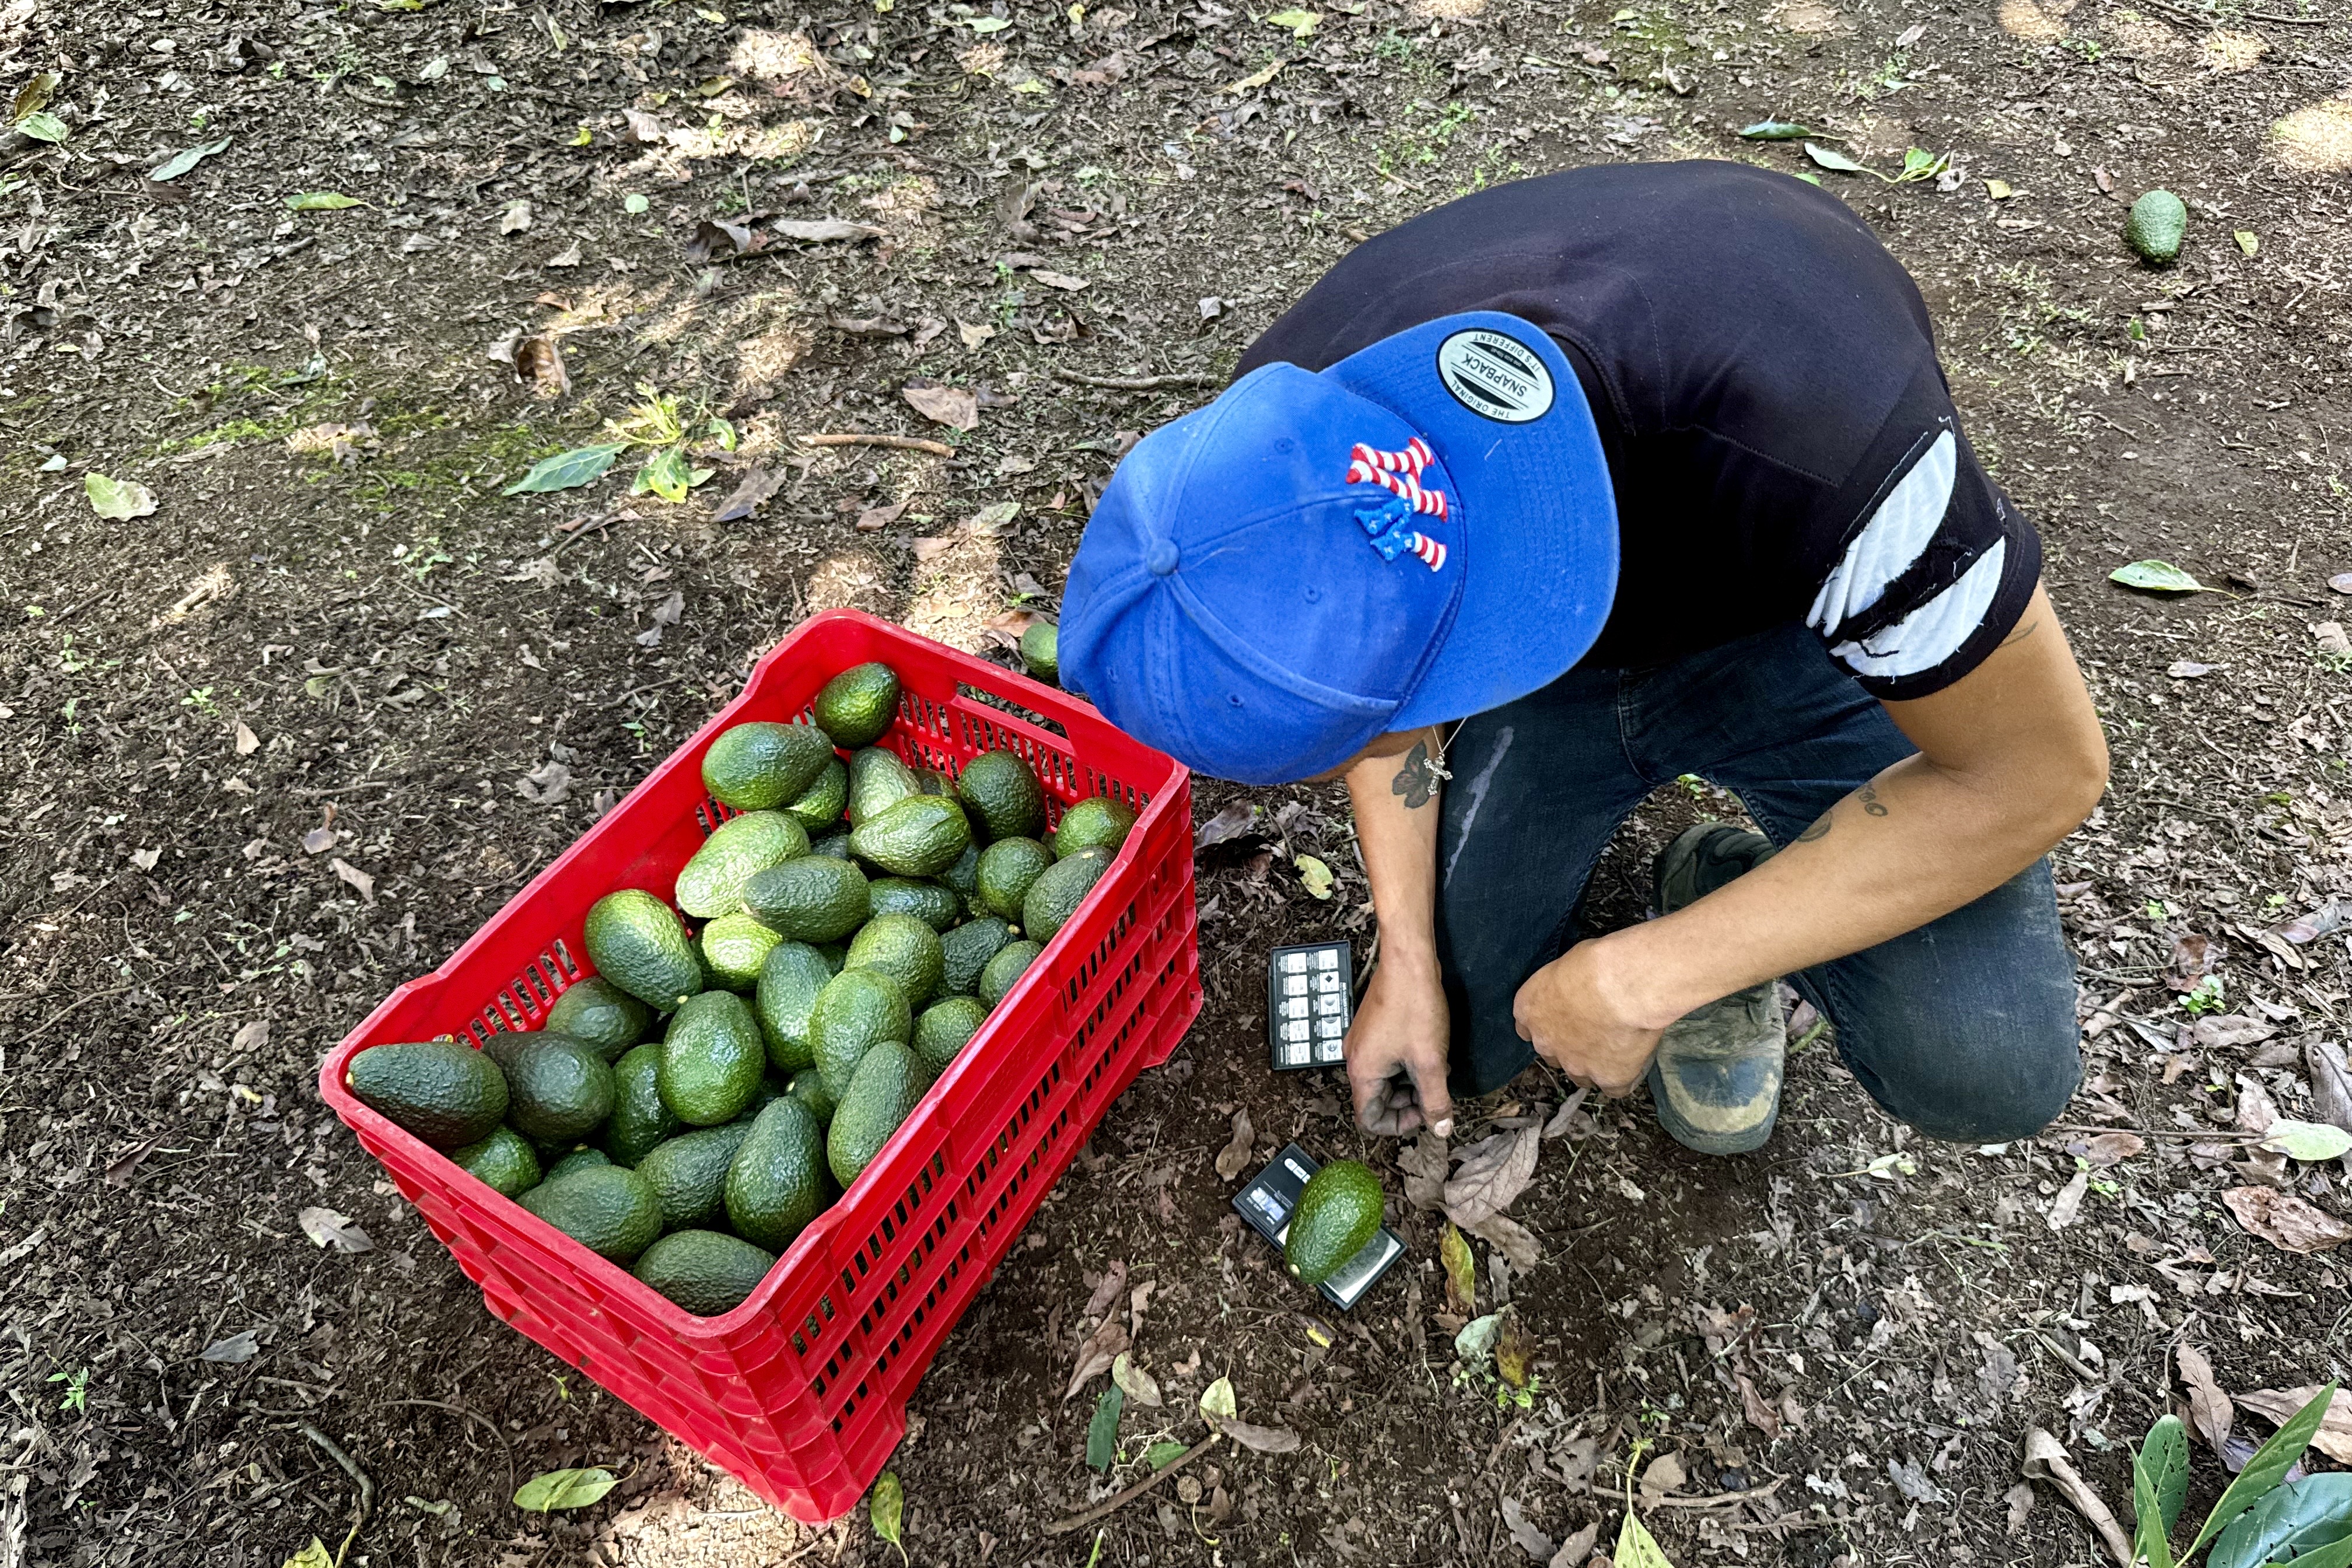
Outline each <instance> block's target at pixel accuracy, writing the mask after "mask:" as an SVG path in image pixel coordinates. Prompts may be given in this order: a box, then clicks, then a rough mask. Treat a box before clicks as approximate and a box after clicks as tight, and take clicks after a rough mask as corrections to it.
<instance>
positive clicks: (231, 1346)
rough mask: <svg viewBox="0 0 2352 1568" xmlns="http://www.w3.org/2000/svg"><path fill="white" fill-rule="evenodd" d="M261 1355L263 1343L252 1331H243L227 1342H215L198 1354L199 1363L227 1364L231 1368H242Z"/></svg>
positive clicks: (231, 1336)
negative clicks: (214, 1362)
mask: <svg viewBox="0 0 2352 1568" xmlns="http://www.w3.org/2000/svg"><path fill="white" fill-rule="evenodd" d="M260 1353H261V1342H260V1340H259V1338H258V1336H257V1334H256V1333H255V1331H253V1330H251V1329H245V1330H241V1331H238V1332H236V1333H234V1334H231V1335H229V1336H228V1337H227V1338H226V1339H225V1340H215V1341H214V1342H212V1343H210V1344H208V1345H206V1346H205V1348H204V1349H202V1350H200V1351H198V1352H196V1359H197V1360H198V1361H216V1362H225V1363H227V1364H228V1365H230V1366H242V1365H244V1364H245V1363H247V1362H249V1361H251V1360H252V1359H253V1358H254V1357H255V1356H257V1355H258V1354H260Z"/></svg>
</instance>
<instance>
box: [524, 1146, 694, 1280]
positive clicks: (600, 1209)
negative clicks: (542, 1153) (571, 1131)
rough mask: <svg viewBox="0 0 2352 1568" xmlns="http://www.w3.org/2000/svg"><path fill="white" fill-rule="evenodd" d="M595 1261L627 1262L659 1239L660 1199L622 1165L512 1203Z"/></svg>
mask: <svg viewBox="0 0 2352 1568" xmlns="http://www.w3.org/2000/svg"><path fill="white" fill-rule="evenodd" d="M515 1201H516V1202H518V1203H520V1204H521V1205H522V1206H523V1207H525V1208H527V1209H529V1210H530V1212H531V1213H533V1214H535V1215H538V1216H539V1217H540V1218H541V1219H543V1220H545V1221H546V1222H547V1223H548V1224H550V1225H551V1226H554V1227H555V1228H556V1229H558V1230H560V1231H562V1233H563V1234H564V1235H566V1236H568V1237H571V1238H572V1240H574V1241H576V1242H578V1243H579V1244H580V1245H581V1246H583V1247H586V1248H587V1249H588V1250H589V1251H591V1252H593V1253H595V1254H597V1255H598V1256H599V1257H603V1258H611V1259H612V1260H613V1261H614V1262H615V1263H626V1262H628V1261H629V1260H630V1259H631V1258H635V1257H636V1255H637V1254H638V1253H640V1252H643V1251H644V1250H645V1249H646V1247H650V1246H652V1245H653V1241H654V1237H657V1236H659V1235H660V1234H661V1200H660V1199H658V1198H656V1196H655V1195H654V1190H653V1188H652V1187H651V1186H649V1185H647V1184H646V1180H645V1178H644V1177H642V1176H640V1175H638V1174H637V1173H635V1171H632V1170H630V1169H628V1168H627V1167H625V1166H622V1165H591V1166H589V1167H587V1168H586V1169H585V1170H580V1171H574V1172H572V1173H571V1174H570V1175H568V1176H565V1177H564V1178H563V1179H562V1180H561V1181H555V1182H541V1184H539V1185H537V1186H535V1187H533V1188H531V1189H530V1191H529V1192H527V1193H525V1194H522V1196H521V1197H520V1198H518V1199H517V1200H515Z"/></svg>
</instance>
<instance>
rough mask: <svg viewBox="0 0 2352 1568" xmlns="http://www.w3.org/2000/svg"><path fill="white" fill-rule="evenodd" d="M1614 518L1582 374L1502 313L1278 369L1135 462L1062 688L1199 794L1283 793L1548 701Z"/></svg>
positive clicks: (1613, 582)
mask: <svg viewBox="0 0 2352 1568" xmlns="http://www.w3.org/2000/svg"><path fill="white" fill-rule="evenodd" d="M1616 588H1617V509H1616V502H1615V499H1614V497H1613V495H1612V490H1611V488H1610V481H1609V467H1608V462H1607V460H1606V459H1605V458H1603V457H1602V455H1601V438H1600V434H1599V432H1598V430H1597V429H1596V428H1595V427H1594V425H1593V421H1592V411H1591V408H1590V407H1589V406H1588V405H1587V404H1586V403H1585V399H1584V390H1583V387H1582V386H1581V384H1579V382H1578V381H1577V379H1576V374H1575V372H1574V371H1572V370H1571V369H1570V367H1569V363H1568V360H1567V357H1566V356H1565V355H1564V354H1562V353H1560V350H1559V345H1558V344H1557V343H1555V342H1552V341H1551V339H1550V337H1549V336H1548V335H1547V334H1546V333H1545V332H1544V331H1542V330H1541V329H1539V328H1538V327H1535V326H1533V325H1531V324H1529V323H1528V322H1527V321H1521V320H1520V319H1519V318H1517V316H1509V315H1504V314H1501V313H1499V312H1496V311H1492V310H1477V311H1471V312H1467V313H1465V314H1461V315H1454V316H1444V317H1441V318H1439V319H1438V320H1436V321H1427V322H1423V324H1422V325H1420V326H1417V327H1414V328H1412V329H1411V330H1409V331H1402V332H1398V333H1396V334H1395V335H1393V336H1391V337H1387V338H1383V339H1381V341H1380V342H1376V343H1374V344H1372V345H1371V346H1370V347H1369V348H1366V349H1363V350H1361V351H1360V352H1358V353H1353V354H1350V355H1349V357H1348V358H1346V359H1344V360H1341V361H1340V362H1339V363H1337V364H1335V365H1333V366H1331V367H1330V368H1329V369H1328V370H1325V371H1322V372H1319V373H1318V372H1314V371H1308V370H1305V369H1302V368H1300V367H1299V366H1297V365H1295V364H1280V363H1276V364H1267V365H1261V366H1260V367H1259V368H1257V369H1256V370H1254V371H1252V372H1251V373H1250V374H1247V375H1245V376H1244V377H1242V378H1241V379H1240V380H1239V381H1237V382H1235V383H1234V384H1233V385H1231V386H1230V387H1227V388H1226V389H1225V391H1224V392H1223V394H1222V395H1220V396H1219V397H1218V398H1217V400H1216V401H1215V402H1213V403H1212V404H1210V405H1208V406H1207V407H1205V408H1200V409H1195V410H1194V411H1193V412H1192V413H1190V414H1188V415H1186V416H1183V417H1182V418H1181V419H1178V420H1176V421H1174V422H1173V423H1171V424H1169V425H1165V426H1161V427H1160V429H1158V430H1155V431H1153V432H1152V433H1151V434H1150V435H1149V436H1147V437H1144V438H1143V439H1142V440H1141V441H1140V442H1139V443H1137V445H1136V446H1135V447H1134V449H1133V450H1131V451H1130V452H1129V453H1128V455H1127V457H1126V458H1125V460H1123V461H1122V462H1121V463H1120V464H1119V466H1118V471H1117V472H1116V473H1114V474H1113V475H1112V476H1111V479H1110V484H1109V485H1108V487H1107V488H1106V489H1104V491H1103V494H1102V500H1100V501H1099V502H1098V503H1097V505H1096V507H1095V510H1094V515H1093V517H1092V518H1091V519H1090V520H1089V521H1087V530H1086V536H1085V537H1084V539H1082V540H1081V541H1080V542H1079V544H1078V553H1077V558H1076V561H1074V562H1073V563H1071V567H1070V576H1069V583H1068V585H1067V587H1066V589H1065V591H1064V593H1063V596H1062V622H1061V655H1062V678H1063V680H1064V682H1065V684H1066V685H1068V686H1069V687H1070V688H1071V689H1074V690H1077V691H1082V692H1084V693H1085V694H1086V695H1087V698H1088V699H1089V700H1092V701H1093V702H1094V704H1095V706H1096V707H1097V709H1099V710H1101V711H1102V713H1103V714H1104V716H1105V717H1107V718H1108V719H1109V720H1110V721H1111V722H1113V723H1115V724H1117V725H1118V726H1119V728H1121V729H1123V730H1125V731H1128V732H1129V734H1132V735H1134V736H1136V737H1138V738H1139V739H1140V740H1142V741H1144V742H1148V743H1150V744H1151V745H1153V746H1157V747H1158V748H1160V750H1161V751H1164V752H1168V753H1169V754H1171V756H1174V757H1176V758H1177V759H1178V760H1180V761H1181V762H1182V763H1185V764H1186V765H1187V766H1189V767H1192V768H1193V769H1195V770H1197V771H1199V772H1202V773H1210V774H1213V775H1214V776H1217V777H1220V778H1228V779H1234V780H1236V781H1238V782H1240V783H1243V784H1280V783H1284V782H1286V781H1288V780H1292V779H1302V778H1307V777H1311V776H1312V775H1314V774H1317V773H1326V772H1328V771H1329V770H1330V769H1332V768H1334V767H1337V766H1338V765H1339V764H1340V763H1344V762H1346V761H1347V760H1348V759H1349V758H1350V757H1352V756H1354V755H1355V754H1356V753H1357V752H1360V751H1362V750H1363V749H1364V748H1365V747H1366V746H1367V745H1369V744H1370V743H1371V742H1373V741H1374V740H1376V739H1377V738H1379V737H1380V736H1381V735H1382V734H1385V733H1388V732H1390V731H1399V730H1411V729H1416V728H1418V727H1420V726H1422V725H1423V724H1431V723H1439V722H1444V721H1450V720H1454V719H1462V718H1466V717H1468V716H1469V715H1470V714H1473V713H1480V712H1485V711H1486V710H1488V709H1492V708H1497V707H1500V706H1501V705H1502V704H1504V703H1506V702H1509V701H1512V700H1515V699H1517V698H1520V697H1524V696H1526V695H1527V694H1528V692H1530V691H1535V690H1538V689H1540V688H1542V687H1544V686H1547V685H1549V684H1550V683H1551V682H1552V681H1553V680H1555V679H1558V678H1559V676H1561V675H1562V674H1565V673H1566V672H1567V670H1568V669H1569V668H1570V666H1572V665H1574V664H1575V663H1576V661H1577V660H1578V659H1579V658H1582V657H1583V656H1584V652H1585V650H1586V649H1587V648H1589V647H1591V646H1592V643H1593V639H1594V638H1596V637H1599V636H1600V635H1601V624H1602V623H1603V622H1604V621H1606V620H1607V619H1608V616H1609V606H1610V604H1611V602H1612V599H1613V598H1614V596H1615V594H1616Z"/></svg>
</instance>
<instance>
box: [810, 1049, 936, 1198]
mask: <svg viewBox="0 0 2352 1568" xmlns="http://www.w3.org/2000/svg"><path fill="white" fill-rule="evenodd" d="M927 1076H928V1075H926V1074H925V1073H924V1071H923V1068H922V1064H921V1063H919V1061H917V1060H916V1059H915V1054H914V1052H912V1051H910V1050H908V1048H907V1047H905V1046H903V1045H900V1044H899V1043H898V1041H896V1040H885V1041H883V1042H882V1043H881V1044H879V1045H877V1046H876V1047H874V1048H873V1049H872V1050H870V1051H867V1052H866V1054H865V1056H863V1057H862V1058H859V1059H858V1063H857V1070H856V1072H854V1073H852V1074H851V1075H850V1079H849V1082H848V1083H847V1085H845V1088H844V1091H843V1093H842V1096H841V1103H840V1104H839V1105H838V1106H836V1107H835V1109H834V1112H833V1121H832V1123H831V1124H830V1125H829V1126H827V1127H826V1129H825V1133H824V1152H825V1162H826V1163H827V1164H829V1165H830V1166H831V1167H832V1169H833V1179H834V1180H835V1181H836V1182H839V1183H840V1184H842V1186H843V1188H844V1189H846V1188H847V1187H848V1186H849V1184H851V1183H852V1182H855V1181H856V1180H857V1178H858V1176H859V1174H860V1173H863V1172H864V1171H865V1169H866V1166H867V1165H869V1164H871V1163H873V1162H874V1156H875V1155H877V1154H879V1153H880V1152H882V1145H884V1144H885V1143H887V1142H890V1135H891V1134H892V1133H894V1132H896V1131H898V1127H899V1124H900V1123H902V1122H904V1121H906V1120H907V1118H908V1116H909V1115H911V1114H912V1113H913V1111H914V1109H915V1106H916V1105H917V1103H918V1102H919V1101H920V1100H922V1098H923V1089H924V1088H925V1080H926V1078H927Z"/></svg>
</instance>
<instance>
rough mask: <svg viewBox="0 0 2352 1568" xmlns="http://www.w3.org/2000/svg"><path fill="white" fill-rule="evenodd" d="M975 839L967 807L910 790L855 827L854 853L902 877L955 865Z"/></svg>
mask: <svg viewBox="0 0 2352 1568" xmlns="http://www.w3.org/2000/svg"><path fill="white" fill-rule="evenodd" d="M970 844H971V822H970V821H969V820H968V819H967V818H966V817H965V816H964V814H963V807H962V806H961V805H957V804H956V803H955V802H954V801H952V800H949V799H946V798H944V797H942V796H940V795H909V796H908V797H906V798H905V799H903V800H900V801H898V802H896V803H894V804H893V805H887V806H885V807H884V808H883V809H882V810H881V811H879V812H877V813H875V814H874V815H873V816H867V817H866V818H864V819H863V820H861V821H860V822H859V823H858V825H857V826H855V827H853V828H851V829H850V830H849V852H850V853H851V854H852V855H855V856H856V857H857V858H859V859H860V860H864V861H866V862H868V863H869V864H872V865H875V866H878V867H880V868H882V869H883V870H885V871H889V872H894V873H896V874H897V875H898V876H901V877H929V876H933V875H936V874H937V873H939V872H940V871H944V870H946V869H947V868H949V867H950V866H952V865H954V864H955V861H956V857H957V856H959V855H961V854H962V853H963V852H964V849H965V847H967V846H969V845H970Z"/></svg>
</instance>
